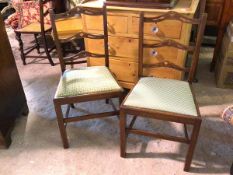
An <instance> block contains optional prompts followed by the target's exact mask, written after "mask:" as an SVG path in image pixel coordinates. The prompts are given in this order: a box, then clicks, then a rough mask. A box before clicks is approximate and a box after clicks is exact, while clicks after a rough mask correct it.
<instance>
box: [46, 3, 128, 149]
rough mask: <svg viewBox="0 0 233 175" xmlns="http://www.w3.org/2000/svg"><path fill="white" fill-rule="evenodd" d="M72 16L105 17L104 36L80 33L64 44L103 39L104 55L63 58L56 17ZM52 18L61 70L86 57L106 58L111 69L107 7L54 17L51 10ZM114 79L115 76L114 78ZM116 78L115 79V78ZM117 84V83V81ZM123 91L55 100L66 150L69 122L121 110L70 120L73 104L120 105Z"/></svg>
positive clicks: (78, 55)
mask: <svg viewBox="0 0 233 175" xmlns="http://www.w3.org/2000/svg"><path fill="white" fill-rule="evenodd" d="M72 14H76V15H81V14H85V15H91V16H100V15H101V16H103V29H104V33H103V34H91V33H86V32H79V33H77V34H76V35H75V36H73V37H71V38H69V39H66V40H64V41H62V42H70V41H72V40H74V39H76V38H89V39H102V40H104V54H95V53H91V52H88V51H81V52H79V53H77V54H76V55H74V56H72V57H68V58H65V59H64V58H63V54H62V49H61V40H59V39H58V35H57V30H56V25H55V19H56V16H58V17H64V16H67V17H69V16H70V15H72ZM50 16H51V20H52V28H53V32H54V39H55V43H56V47H57V51H58V55H59V60H60V64H61V69H62V72H64V71H65V69H66V66H67V65H69V64H74V63H76V64H79V63H80V61H79V60H80V59H81V58H86V57H96V58H103V57H104V58H105V66H106V67H107V68H109V52H108V31H107V15H106V6H103V8H102V9H94V8H87V7H77V6H76V7H75V8H73V9H71V10H70V11H68V12H66V13H63V14H57V15H54V13H53V11H52V10H50ZM113 77H114V76H113ZM114 78H115V77H114ZM116 82H117V81H116ZM123 97H124V95H123V91H122V92H120V91H119V92H118V91H117V92H104V93H95V94H89V95H79V96H77V97H64V98H56V97H55V98H54V107H55V111H56V114H57V121H58V126H59V129H60V134H61V138H62V142H63V146H64V148H68V147H69V143H68V139H67V133H66V125H67V123H69V122H79V121H83V120H89V119H97V118H103V117H110V116H114V115H119V110H117V109H116V108H115V106H114V105H112V106H113V111H110V112H104V113H98V114H90V115H84V116H76V117H71V118H69V117H68V116H69V111H70V108H71V107H72V105H71V104H74V103H80V102H87V101H96V100H101V99H105V100H108V99H111V98H119V104H121V102H122V101H123ZM62 105H67V110H66V113H65V118H64V117H63V112H62V108H61V106H62Z"/></svg>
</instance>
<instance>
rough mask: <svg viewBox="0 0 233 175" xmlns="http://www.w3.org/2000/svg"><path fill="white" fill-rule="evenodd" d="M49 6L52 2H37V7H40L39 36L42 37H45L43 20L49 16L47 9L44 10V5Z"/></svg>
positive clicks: (40, 0)
mask: <svg viewBox="0 0 233 175" xmlns="http://www.w3.org/2000/svg"><path fill="white" fill-rule="evenodd" d="M47 3H48V4H49V6H50V7H52V0H39V7H40V24H41V25H40V26H41V34H42V37H45V26H44V25H45V22H44V19H45V17H46V16H48V15H49V9H46V10H44V5H45V4H47Z"/></svg>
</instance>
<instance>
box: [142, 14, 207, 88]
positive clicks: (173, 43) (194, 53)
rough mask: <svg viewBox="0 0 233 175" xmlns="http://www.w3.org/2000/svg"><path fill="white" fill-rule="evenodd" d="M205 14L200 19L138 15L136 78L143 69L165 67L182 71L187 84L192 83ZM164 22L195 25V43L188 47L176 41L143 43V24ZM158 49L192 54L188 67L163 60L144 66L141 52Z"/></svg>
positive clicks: (177, 15) (173, 15)
mask: <svg viewBox="0 0 233 175" xmlns="http://www.w3.org/2000/svg"><path fill="white" fill-rule="evenodd" d="M206 18H207V15H206V14H202V15H201V17H200V18H194V19H192V18H188V17H186V16H183V15H181V14H179V13H177V12H173V11H170V12H167V13H165V14H163V15H160V16H157V17H145V16H144V12H141V13H140V22H139V64H138V77H142V76H143V70H144V69H145V68H159V67H165V68H170V69H175V70H177V71H182V72H184V73H188V82H190V83H191V82H192V81H193V77H194V73H195V70H196V67H197V64H198V59H199V52H200V47H201V42H202V37H203V33H204V29H205V24H206ZM165 20H178V21H181V22H182V23H187V24H190V25H196V26H198V32H197V38H196V40H195V41H196V42H195V43H194V44H193V43H192V44H190V45H184V44H181V43H179V42H177V41H174V40H171V39H167V40H163V41H156V43H153V44H147V43H144V24H145V23H158V22H161V21H165ZM160 47H174V48H177V49H179V50H183V51H187V52H188V53H189V52H190V53H192V63H191V66H190V67H182V66H179V65H176V64H175V63H172V62H171V61H169V60H163V61H160V62H158V63H154V64H144V62H143V51H144V48H160Z"/></svg>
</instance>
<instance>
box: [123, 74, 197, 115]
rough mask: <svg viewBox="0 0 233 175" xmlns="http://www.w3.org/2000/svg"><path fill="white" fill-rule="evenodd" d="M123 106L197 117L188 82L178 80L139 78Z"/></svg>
mask: <svg viewBox="0 0 233 175" xmlns="http://www.w3.org/2000/svg"><path fill="white" fill-rule="evenodd" d="M124 105H125V106H131V107H140V108H146V109H154V110H160V111H166V112H173V113H178V114H185V115H192V116H197V111H196V106H195V103H194V100H193V95H192V92H191V89H190V87H189V84H188V82H183V81H178V80H170V79H161V78H153V77H146V78H141V79H140V80H139V82H138V83H137V84H136V86H135V87H134V89H133V90H132V92H131V93H130V95H129V96H128V98H127V99H126V101H125V102H124Z"/></svg>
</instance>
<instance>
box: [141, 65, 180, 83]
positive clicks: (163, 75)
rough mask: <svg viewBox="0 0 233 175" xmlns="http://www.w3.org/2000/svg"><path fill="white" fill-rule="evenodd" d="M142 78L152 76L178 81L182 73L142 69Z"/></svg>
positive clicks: (160, 69) (171, 70) (169, 70)
mask: <svg viewBox="0 0 233 175" xmlns="http://www.w3.org/2000/svg"><path fill="white" fill-rule="evenodd" d="M143 75H144V76H149V77H150V76H153V77H159V78H169V79H176V80H180V79H181V77H182V72H180V71H177V70H175V69H169V68H162V67H161V68H153V69H144V70H143Z"/></svg>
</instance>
